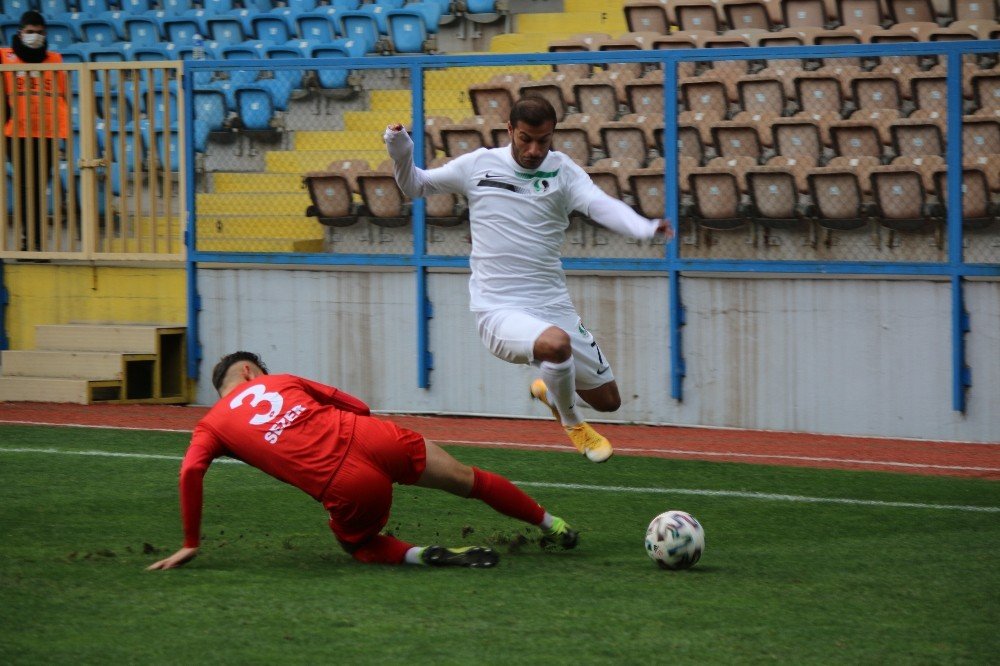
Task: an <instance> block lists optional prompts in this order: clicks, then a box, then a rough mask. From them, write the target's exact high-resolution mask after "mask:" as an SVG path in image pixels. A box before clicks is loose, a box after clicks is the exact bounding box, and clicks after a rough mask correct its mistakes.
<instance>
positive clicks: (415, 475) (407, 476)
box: [323, 416, 427, 548]
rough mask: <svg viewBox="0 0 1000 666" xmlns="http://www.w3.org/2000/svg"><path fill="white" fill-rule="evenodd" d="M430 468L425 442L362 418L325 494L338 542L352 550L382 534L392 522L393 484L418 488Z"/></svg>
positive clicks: (410, 433)
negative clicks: (419, 481)
mask: <svg viewBox="0 0 1000 666" xmlns="http://www.w3.org/2000/svg"><path fill="white" fill-rule="evenodd" d="M426 464H427V452H426V448H425V446H424V438H423V436H421V435H419V434H417V433H415V432H413V431H412V430H407V429H406V428H400V427H399V426H397V425H396V424H394V423H391V422H389V421H382V420H380V419H377V418H373V417H368V416H359V417H358V419H357V421H356V425H355V427H354V437H353V439H352V440H351V448H350V450H349V451H348V453H347V457H346V458H345V459H344V462H343V464H342V465H341V466H340V469H339V470H337V473H336V474H335V475H334V476H333V479H332V480H331V481H330V485H329V487H327V489H326V492H325V493H324V494H323V506H324V507H326V510H327V511H328V512H329V514H330V529H331V530H333V533H334V534H335V535H336V536H337V539H338V540H339V541H340V542H341V543H342V544H343V545H344V546H346V547H348V548H350V547H351V546H355V545H359V544H361V543H362V542H364V541H366V540H367V539H370V538H371V537H373V536H375V535H376V534H378V533H379V532H381V531H382V528H383V527H385V524H386V523H387V522H388V521H389V509H390V508H391V507H392V484H393V483H403V484H407V485H411V484H414V483H416V482H417V480H418V479H419V478H420V475H421V474H423V473H424V467H425V466H426Z"/></svg>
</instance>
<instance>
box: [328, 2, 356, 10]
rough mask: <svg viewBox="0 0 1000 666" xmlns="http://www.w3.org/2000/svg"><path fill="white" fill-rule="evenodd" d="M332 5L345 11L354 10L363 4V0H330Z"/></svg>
mask: <svg viewBox="0 0 1000 666" xmlns="http://www.w3.org/2000/svg"><path fill="white" fill-rule="evenodd" d="M330 6H331V7H335V8H337V9H339V10H342V11H345V12H353V11H354V10H356V9H357V8H358V7H360V6H361V0H330Z"/></svg>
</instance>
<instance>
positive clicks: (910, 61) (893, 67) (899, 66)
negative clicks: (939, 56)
mask: <svg viewBox="0 0 1000 666" xmlns="http://www.w3.org/2000/svg"><path fill="white" fill-rule="evenodd" d="M918 41H920V38H919V37H918V36H917V35H916V34H915V33H914V32H913V31H912V30H910V29H909V28H908V27H906V26H893V27H891V28H889V29H888V30H883V31H881V32H880V33H877V34H872V35H871V43H872V44H914V43H917V42H918ZM921 58H929V59H931V60H933V59H934V58H933V56H909V55H901V56H880V57H879V59H878V61H879V63H878V65H876V66H875V68H874V69H873V70H872V71H873V72H875V73H880V74H883V73H884V74H891V75H894V76H900V75H903V74H904V72H906V71H916V70H920V69H921V64H920V61H921Z"/></svg>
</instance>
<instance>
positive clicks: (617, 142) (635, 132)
mask: <svg viewBox="0 0 1000 666" xmlns="http://www.w3.org/2000/svg"><path fill="white" fill-rule="evenodd" d="M637 117H639V116H637V114H630V115H628V116H623V117H622V118H621V119H620V120H617V121H610V122H605V123H602V125H601V146H602V148H603V150H604V154H605V155H606V156H607V157H608V158H612V159H618V160H623V159H633V160H636V161H637V162H638V163H639V164H638V166H640V167H641V166H645V164H646V159H647V153H648V151H649V150H650V149H651V148H652V143H651V142H650V141H649V140H648V138H647V132H646V128H645V127H644V126H643V124H642V123H641V122H640V121H637V120H636V118H637ZM642 117H643V118H644V117H645V116H642Z"/></svg>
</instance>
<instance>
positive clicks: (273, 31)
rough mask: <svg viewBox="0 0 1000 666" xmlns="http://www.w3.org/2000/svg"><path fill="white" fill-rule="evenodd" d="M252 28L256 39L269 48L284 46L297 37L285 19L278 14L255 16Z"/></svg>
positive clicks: (251, 23)
mask: <svg viewBox="0 0 1000 666" xmlns="http://www.w3.org/2000/svg"><path fill="white" fill-rule="evenodd" d="M250 27H251V30H252V34H253V36H254V38H255V39H259V40H260V41H261V42H263V43H264V44H265V45H267V46H277V45H279V44H284V43H285V42H287V41H288V40H290V39H292V38H293V37H294V36H295V35H294V33H293V32H292V30H291V28H289V26H288V23H287V22H286V21H285V19H284V18H283V17H281V16H278V15H276V14H258V15H256V16H253V17H251V19H250Z"/></svg>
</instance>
